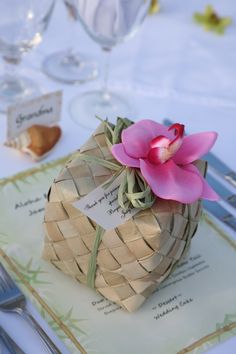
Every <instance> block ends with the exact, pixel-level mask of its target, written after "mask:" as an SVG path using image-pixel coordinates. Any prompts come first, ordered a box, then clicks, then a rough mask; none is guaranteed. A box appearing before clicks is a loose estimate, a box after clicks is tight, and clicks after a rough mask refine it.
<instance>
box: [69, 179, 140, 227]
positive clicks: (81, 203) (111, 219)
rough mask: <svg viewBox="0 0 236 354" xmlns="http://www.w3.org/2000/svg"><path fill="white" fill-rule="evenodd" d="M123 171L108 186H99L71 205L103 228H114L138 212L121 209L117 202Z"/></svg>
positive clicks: (132, 209)
mask: <svg viewBox="0 0 236 354" xmlns="http://www.w3.org/2000/svg"><path fill="white" fill-rule="evenodd" d="M123 178H124V172H122V173H121V174H120V175H119V176H118V177H117V178H116V179H115V180H114V181H113V182H112V183H111V184H110V185H109V186H108V187H106V186H99V187H97V188H95V189H94V190H93V191H92V192H90V193H89V194H87V195H86V196H85V197H83V198H81V199H80V200H78V201H77V202H75V203H73V205H74V206H75V207H76V208H78V209H80V211H82V213H83V214H85V215H86V216H88V217H89V218H91V219H92V220H93V221H95V222H96V223H97V224H98V225H100V226H101V227H103V228H104V229H105V230H109V229H114V228H115V227H117V226H119V225H121V224H123V223H124V222H125V221H127V220H129V219H130V218H131V217H132V216H134V215H135V214H137V213H138V212H139V209H135V208H127V210H123V209H122V208H121V207H120V205H119V204H118V189H119V186H120V183H121V181H122V179H123Z"/></svg>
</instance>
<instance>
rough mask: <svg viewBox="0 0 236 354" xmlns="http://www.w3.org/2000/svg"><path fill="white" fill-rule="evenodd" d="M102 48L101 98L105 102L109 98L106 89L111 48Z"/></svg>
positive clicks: (109, 95) (108, 92)
mask: <svg viewBox="0 0 236 354" xmlns="http://www.w3.org/2000/svg"><path fill="white" fill-rule="evenodd" d="M102 50H103V53H104V55H103V57H104V65H103V82H102V98H103V100H104V101H105V102H108V101H110V99H111V94H110V91H109V89H108V79H109V69H110V57H111V48H102Z"/></svg>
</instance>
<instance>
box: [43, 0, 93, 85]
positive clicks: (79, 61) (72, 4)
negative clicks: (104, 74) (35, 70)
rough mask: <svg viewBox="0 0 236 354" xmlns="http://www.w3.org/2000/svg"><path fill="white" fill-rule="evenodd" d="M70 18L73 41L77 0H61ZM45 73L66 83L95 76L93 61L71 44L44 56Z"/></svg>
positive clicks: (84, 80) (76, 17) (90, 78)
mask: <svg viewBox="0 0 236 354" xmlns="http://www.w3.org/2000/svg"><path fill="white" fill-rule="evenodd" d="M63 2H64V4H65V6H66V9H67V11H68V14H69V18H70V20H71V21H70V22H71V23H70V32H71V36H70V38H68V39H69V40H71V41H72V40H73V43H74V42H75V34H76V28H75V26H77V25H78V23H76V22H78V10H77V0H63ZM42 69H43V72H44V73H45V74H47V75H48V76H49V77H51V78H52V79H54V80H58V81H61V82H64V83H67V84H74V83H77V82H78V83H83V82H86V81H89V80H92V79H95V78H96V77H97V74H98V72H97V66H96V64H95V62H93V61H91V60H90V59H88V58H87V57H86V56H85V55H84V54H81V53H78V52H77V51H76V50H75V49H73V45H72V46H71V47H70V48H68V49H67V50H63V51H59V52H56V53H53V54H51V55H49V56H48V57H46V58H45V59H44V61H43V64H42Z"/></svg>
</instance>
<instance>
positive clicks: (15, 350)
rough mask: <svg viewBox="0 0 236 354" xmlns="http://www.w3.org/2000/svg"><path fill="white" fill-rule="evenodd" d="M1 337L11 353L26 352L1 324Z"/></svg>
mask: <svg viewBox="0 0 236 354" xmlns="http://www.w3.org/2000/svg"><path fill="white" fill-rule="evenodd" d="M0 338H1V340H2V342H3V343H4V345H5V346H6V348H7V349H8V351H9V352H10V353H11V354H25V352H23V350H21V349H20V348H19V346H18V345H17V344H16V342H15V341H14V340H13V339H12V338H11V337H10V336H9V334H8V333H7V332H6V331H5V330H4V328H3V327H1V326H0Z"/></svg>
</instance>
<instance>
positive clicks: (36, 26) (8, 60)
mask: <svg viewBox="0 0 236 354" xmlns="http://www.w3.org/2000/svg"><path fill="white" fill-rule="evenodd" d="M54 3H55V0H40V1H38V0H24V1H19V0H7V1H6V0H0V53H1V55H2V58H3V60H4V63H5V72H4V74H3V75H2V76H0V111H1V112H5V111H6V110H7V108H8V106H10V105H12V104H15V103H17V102H19V101H22V100H25V99H28V98H31V97H33V96H36V95H37V94H39V92H40V90H39V87H38V85H37V84H36V83H35V82H34V81H33V80H31V79H30V78H29V77H24V76H21V75H19V74H18V72H17V71H18V70H17V68H18V66H19V65H18V64H19V63H20V62H21V60H22V56H23V54H25V53H27V52H28V51H29V50H30V49H32V48H34V47H36V46H37V45H38V44H39V43H40V42H41V41H42V35H43V32H44V31H45V30H46V28H47V26H48V23H49V20H50V18H51V14H52V11H53V7H54Z"/></svg>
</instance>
